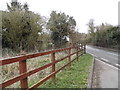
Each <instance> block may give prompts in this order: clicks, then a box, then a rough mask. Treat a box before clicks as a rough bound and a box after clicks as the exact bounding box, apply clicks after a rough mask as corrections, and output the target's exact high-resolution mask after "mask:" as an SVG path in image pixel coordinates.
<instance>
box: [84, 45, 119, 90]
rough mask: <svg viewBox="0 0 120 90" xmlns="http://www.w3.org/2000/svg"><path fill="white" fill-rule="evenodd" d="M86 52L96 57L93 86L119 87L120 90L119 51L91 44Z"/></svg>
mask: <svg viewBox="0 0 120 90" xmlns="http://www.w3.org/2000/svg"><path fill="white" fill-rule="evenodd" d="M86 52H87V53H90V54H92V55H93V56H94V57H95V67H94V74H93V88H119V89H118V90H120V85H119V83H120V81H119V79H118V77H119V75H120V69H119V68H120V64H119V63H118V60H119V58H118V53H117V52H114V51H110V50H107V49H103V48H98V47H94V46H89V45H87V46H86ZM118 73H119V74H118Z"/></svg>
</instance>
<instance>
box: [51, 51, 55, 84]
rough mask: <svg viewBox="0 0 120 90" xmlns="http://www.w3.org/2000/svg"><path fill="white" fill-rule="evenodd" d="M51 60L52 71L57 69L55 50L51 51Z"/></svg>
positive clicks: (53, 80)
mask: <svg viewBox="0 0 120 90" xmlns="http://www.w3.org/2000/svg"><path fill="white" fill-rule="evenodd" d="M51 61H52V72H54V71H55V63H54V62H55V52H53V53H51ZM52 82H53V83H55V75H54V76H53V77H52Z"/></svg>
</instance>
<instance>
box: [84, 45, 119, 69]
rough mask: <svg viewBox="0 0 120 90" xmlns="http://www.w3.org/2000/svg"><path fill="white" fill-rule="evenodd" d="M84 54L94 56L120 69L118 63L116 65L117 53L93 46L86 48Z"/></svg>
mask: <svg viewBox="0 0 120 90" xmlns="http://www.w3.org/2000/svg"><path fill="white" fill-rule="evenodd" d="M86 52H87V53H90V54H92V55H94V56H95V57H97V58H98V59H100V60H103V61H105V62H107V63H109V64H111V65H113V66H116V67H120V63H118V60H119V59H118V53H117V52H114V51H109V50H106V49H102V48H97V47H94V46H89V45H87V46H86Z"/></svg>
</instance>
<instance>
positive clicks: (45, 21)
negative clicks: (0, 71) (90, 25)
mask: <svg viewBox="0 0 120 90" xmlns="http://www.w3.org/2000/svg"><path fill="white" fill-rule="evenodd" d="M7 8H8V10H7V11H0V13H2V48H3V49H4V48H7V49H10V50H12V51H16V52H21V51H25V52H30V51H31V52H33V51H41V50H44V49H49V48H62V47H68V41H69V42H70V43H72V44H76V43H78V42H79V43H80V39H79V38H78V37H80V36H81V37H82V36H83V37H84V36H85V34H80V33H79V32H77V31H76V21H75V19H74V18H73V17H71V16H69V15H66V14H65V13H62V12H57V11H52V12H51V14H50V18H46V17H43V16H40V15H39V14H37V13H34V12H32V11H30V10H29V7H28V4H27V3H24V4H21V3H20V2H18V1H12V2H11V3H10V4H8V3H7ZM76 35H77V36H78V37H75V36H76ZM79 35H80V36H79ZM68 39H69V40H68ZM81 42H82V40H81Z"/></svg>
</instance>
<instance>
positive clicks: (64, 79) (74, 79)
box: [39, 54, 92, 88]
mask: <svg viewBox="0 0 120 90" xmlns="http://www.w3.org/2000/svg"><path fill="white" fill-rule="evenodd" d="M91 65H92V56H91V55H89V54H84V55H83V56H81V57H80V58H79V60H78V61H74V62H72V64H71V67H70V69H68V68H66V69H64V70H62V72H60V73H58V74H57V75H56V83H55V84H53V83H52V82H51V79H50V80H48V81H46V82H45V83H43V84H42V85H41V86H40V87H39V88H86V87H87V86H86V85H87V80H88V77H89V70H90V67H91Z"/></svg>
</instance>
